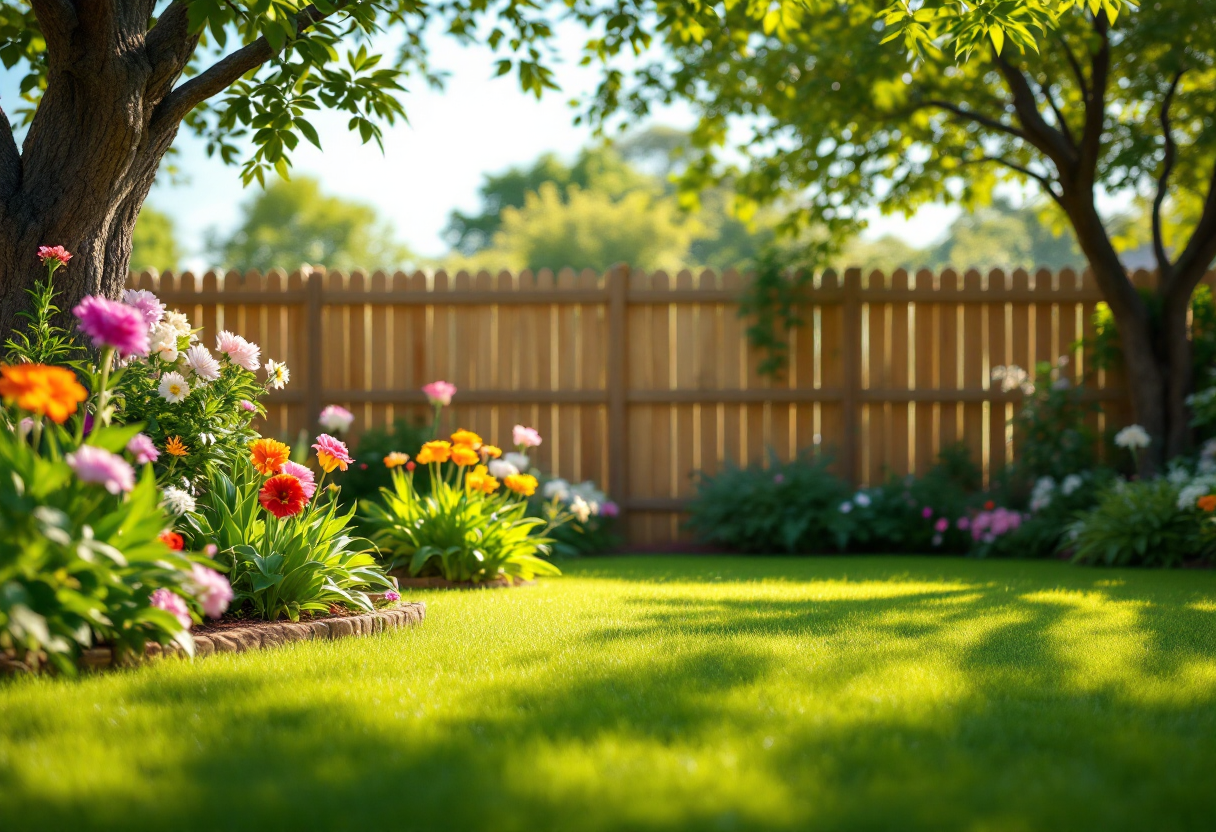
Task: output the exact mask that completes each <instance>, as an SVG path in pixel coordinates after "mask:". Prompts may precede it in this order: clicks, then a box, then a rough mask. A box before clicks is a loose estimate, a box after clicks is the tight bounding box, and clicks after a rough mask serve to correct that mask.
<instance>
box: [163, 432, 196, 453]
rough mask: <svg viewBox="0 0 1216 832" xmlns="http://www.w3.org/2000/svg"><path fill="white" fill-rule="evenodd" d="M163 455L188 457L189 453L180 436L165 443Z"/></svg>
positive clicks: (172, 437)
mask: <svg viewBox="0 0 1216 832" xmlns="http://www.w3.org/2000/svg"><path fill="white" fill-rule="evenodd" d="M165 453H167V454H169V456H188V455H189V454H190V452H189V451H188V450H186V443H185V442H183V441H182V438H181V437H180V436H171V437H169V441H168V442H166V443H165Z"/></svg>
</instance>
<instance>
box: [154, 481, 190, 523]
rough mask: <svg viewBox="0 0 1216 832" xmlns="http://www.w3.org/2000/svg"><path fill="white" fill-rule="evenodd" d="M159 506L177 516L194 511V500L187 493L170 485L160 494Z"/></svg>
mask: <svg viewBox="0 0 1216 832" xmlns="http://www.w3.org/2000/svg"><path fill="white" fill-rule="evenodd" d="M161 505H163V506H164V507H165V508H167V509H168V510H169V511H171V512H172V513H173V514H176V515H178V516H180V515H183V514H188V513H189V512H192V511H194V508H195V505H194V498H193V497H191V496H190V494H189V493H188V492H185V491H182V490H181V489H180V488H174V487H173V486H171V485H167V486H165V490H164V491H162V492H161Z"/></svg>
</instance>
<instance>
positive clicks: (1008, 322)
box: [130, 266, 1212, 547]
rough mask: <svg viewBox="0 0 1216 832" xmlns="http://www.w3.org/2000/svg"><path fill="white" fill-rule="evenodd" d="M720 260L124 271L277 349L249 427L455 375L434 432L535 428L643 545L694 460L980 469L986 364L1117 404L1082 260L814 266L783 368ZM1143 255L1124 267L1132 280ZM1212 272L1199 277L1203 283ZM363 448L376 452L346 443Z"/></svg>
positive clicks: (987, 405) (1118, 421) (1116, 385)
mask: <svg viewBox="0 0 1216 832" xmlns="http://www.w3.org/2000/svg"><path fill="white" fill-rule="evenodd" d="M750 279H751V278H750V277H749V276H747V275H741V274H739V273H738V272H736V271H734V270H728V271H726V272H724V273H722V274H716V273H714V272H712V271H702V272H699V273H694V272H691V271H680V272H678V273H675V274H667V273H664V272H657V273H653V274H650V273H646V272H644V271H641V270H636V269H634V270H631V269H628V268H626V267H623V266H622V267H617V268H615V269H613V270H611V271H610V272H609V273H607V274H599V273H597V272H592V271H583V272H580V273H576V272H574V271H572V270H569V269H564V270H561V271H560V272H558V273H557V274H554V273H553V272H552V271H550V270H547V269H542V270H540V271H539V272H537V273H535V274H533V273H532V272H530V271H524V272H521V273H519V274H511V273H509V272H505V271H503V272H498V273H496V274H490V273H489V272H484V271H483V272H479V273H477V274H469V273H467V272H459V273H457V274H453V275H449V274H447V273H445V272H437V273H435V274H433V275H426V274H424V273H421V272H414V273H411V274H406V273H402V272H397V273H395V274H386V273H383V272H376V273H374V274H371V275H366V274H363V273H359V272H356V273H354V274H352V275H349V276H347V275H344V274H341V273H339V272H330V271H326V270H324V269H320V268H306V269H303V270H301V271H297V272H294V273H292V274H290V275H288V274H285V273H283V272H281V271H277V270H275V271H271V272H270V273H268V274H265V275H263V274H261V273H258V272H250V273H248V274H245V275H240V274H237V273H235V272H230V273H228V274H219V273H216V272H208V273H206V274H204V275H201V276H195V275H192V274H182V275H180V276H177V275H173V274H169V273H166V274H163V275H156V274H149V273H145V274H141V275H132V276H131V279H130V285H131V286H133V287H139V288H144V289H150V290H152V291H155V292H157V293H158V294H159V295H160V296H161V299H162V300H164V301H165V302H166V303H167V304H168V305H169V307H170V308H177V309H180V310H181V311H183V312H185V313H186V314H187V315H188V316H189V317H190V319H191V321H192V322H193V325H194V326H196V327H201V328H202V337H203V339H204V341H205V343H207V344H208V345H210V344H213V343H214V341H215V336H216V333H217V332H219V331H220V330H222V329H228V330H231V331H233V332H237V333H239V334H241V335H244V336H245V337H247V338H249V339H250V340H254V341H257V342H258V343H260V344H261V346H262V350H263V352H262V355H263V361H265V360H266V359H269V358H274V359H275V360H283V361H286V362H287V364H288V366H289V367H290V369H291V385H290V386H289V387H288V389H286V390H283V391H272V392H271V394H270V395H268V396H267V399H266V401H267V416H266V418H265V420H264V421H263V423H262V425H261V428H262V430H263V431H265V432H267V433H269V434H273V435H276V436H280V437H282V438H283V439H286V440H288V441H293V442H294V441H295V440H296V438H297V437H298V435H299V434H300V432H301V431H305V430H307V431H313V430H315V429H316V420H317V416H318V414H319V412H320V409H321V408H322V407H323V406H324V405H326V404H331V403H332V404H342V405H344V406H346V407H348V408H350V409H351V410H352V412H354V413H355V415H356V417H357V421H356V427H355V432H354V435H353V436H352V437H351V439H352V440H355V441H357V439H358V435H359V433H361V432H362V431H364V430H367V429H370V428H382V427H386V426H388V425H391V424H392V423H393V421H394V420H396V419H406V420H408V421H413V422H424V421H425V420H426V419H428V418H429V414H430V412H431V411H430V408H429V407H428V405H427V403H426V400H425V397H424V396H423V394H422V393H421V391H420V388H421V386H422V385H423V384H425V383H427V382H429V381H433V380H436V379H440V378H442V379H445V380H447V381H451V382H453V383H455V384H456V385H457V386H458V387H459V388H460V392H459V393H458V394H457V396H456V399H455V401H454V402H453V406H452V407H451V408H450V409H449V410H448V411H447V412H445V415H444V424H443V425H442V429H443V430H445V431H449V430H454V429H455V428H457V427H467V428H470V429H472V430H475V431H477V432H478V433H481V434H482V435H483V436H485V437H486V438H487V440H488V441H494V442H498V443H499V444H503V445H509V444H510V441H511V439H510V433H511V429H512V427H513V426H514V425H516V424H527V425H533V426H535V427H537V428H538V429H539V430H540V431H541V433H542V434H543V435H544V437H545V442H544V444H543V445H541V447H540V448H537V449H535V450H534V452H533V460H534V462H535V464H537V465H538V467H540V468H542V469H543V470H551V471H553V472H554V473H555V474H556V475H559V476H563V477H566V478H569V479H572V480H582V479H593V480H595V481H596V482H597V483H600V484H601V485H603V486H606V487H607V489H608V491H609V493H610V494H611V496H612V497H613V499H615V500H616V501H617V502H618V503H619V504H620V506H621V508H622V510H623V514H624V520H623V525H622V528H623V529H624V531H625V534H626V536H627V538H628V540H629V542H630V543H631V544H632V545H633V546H636V547H647V546H664V545H668V544H673V543H675V542H676V541H679V540H681V539H684V538H687V537H689V535H688V532H687V531H686V530H685V529H684V528H683V524H682V517H681V509H682V508H683V506H684V505H685V503H686V500H687V499H688V497H689V496H690V495H691V494H693V493H694V489H695V480H694V472H698V471H700V472H703V473H704V474H706V475H711V476H712V475H714V474H715V473H718V472H719V471H721V470H722V468H723V466H724V465H727V464H739V465H747V464H753V463H758V462H764V461H765V460H766V459H767V456H768V454H770V453H771V454H773V455H774V456H776V457H777V458H778V459H782V460H788V459H791V458H794V457H796V456H798V455H807V456H821V455H822V456H825V458H827V459H828V460H830V464H831V465H832V467H833V470H835V471H836V472H837V473H839V474H841V475H842V476H845V477H847V478H849V479H850V480H852V481H853V482H855V483H856V484H857V485H866V484H872V483H876V482H878V481H880V480H882V479H884V478H885V477H887V476H891V475H894V476H902V475H905V474H909V473H923V472H924V471H926V470H927V469H928V468H929V467H930V466H931V465H932V464H933V462H934V460H935V459H936V458H937V456H938V454H939V453H940V452H941V451H942V450H943V449H944V448H946V447H947V446H950V445H952V444H953V443H956V442H962V443H964V444H965V445H966V447H967V448H968V449H969V451H970V452H971V455H972V458H973V459H974V460H975V461H976V462H977V463H978V464H980V465H981V467H982V469H983V472H984V476H985V478H986V479H987V478H991V477H994V476H996V475H997V474H999V472H1000V471H1001V469H1002V468H1003V467H1004V466H1005V465H1007V464H1008V462H1009V461H1010V460H1011V459H1013V457H1014V456H1015V454H1016V448H1015V447H1014V446H1013V444H1012V436H1013V434H1012V431H1011V430H1010V429H1009V427H1008V425H1009V420H1010V419H1011V418H1012V416H1013V414H1014V412H1015V409H1016V405H1017V402H1018V401H1019V400H1020V394H1019V393H1017V392H1016V391H1013V392H1010V391H1004V390H1002V389H1000V385H999V384H993V383H992V382H990V381H989V379H990V374H991V371H992V368H993V367H996V366H998V365H1009V364H1017V365H1020V366H1022V367H1024V368H1026V369H1027V370H1032V368H1033V366H1034V363H1035V362H1036V361H1049V362H1053V363H1054V362H1057V361H1058V360H1059V359H1060V357H1061V356H1064V357H1065V358H1067V364H1066V365H1065V366H1064V367H1063V368H1062V369H1061V375H1063V376H1064V377H1067V378H1069V379H1070V380H1072V381H1073V382H1077V381H1080V380H1082V379H1085V380H1086V381H1087V389H1086V394H1085V396H1086V399H1087V400H1090V401H1095V402H1101V403H1102V410H1101V412H1098V413H1095V414H1094V415H1093V416H1092V421H1091V423H1092V427H1094V428H1095V429H1098V430H1107V429H1110V428H1114V427H1118V426H1120V425H1123V424H1125V423H1126V421H1127V419H1128V413H1129V408H1128V406H1127V397H1126V383H1125V381H1124V379H1123V378H1122V377H1121V375H1120V374H1119V373H1118V372H1116V371H1114V370H1111V369H1103V370H1101V371H1100V372H1094V371H1093V370H1094V368H1093V359H1092V356H1089V355H1085V354H1084V353H1083V352H1082V351H1081V350H1080V349H1079V348H1078V347H1077V346H1076V345H1077V343H1078V341H1079V339H1080V338H1082V337H1085V336H1092V334H1093V320H1092V319H1093V316H1094V312H1095V309H1096V306H1097V304H1098V303H1099V302H1100V301H1101V295H1100V293H1099V292H1098V289H1097V286H1096V284H1095V282H1094V280H1093V278H1092V276H1091V275H1089V274H1088V273H1086V274H1076V273H1074V272H1072V271H1069V270H1064V271H1061V272H1060V273H1059V274H1052V273H1050V272H1044V271H1039V272H1036V273H1035V274H1033V275H1031V274H1029V273H1027V272H1025V271H1022V270H1017V271H1014V272H1012V273H1009V274H1006V273H1004V272H1001V271H993V272H991V273H989V274H980V273H978V272H975V271H968V272H966V273H961V274H960V273H957V272H954V271H952V270H946V271H943V272H942V273H941V274H934V273H932V272H928V271H924V270H922V271H919V272H917V273H916V274H915V275H909V274H908V273H906V272H904V271H902V270H900V271H896V272H894V273H892V274H891V275H889V276H888V275H885V274H883V273H882V272H874V273H871V274H862V273H861V272H859V271H858V270H854V269H850V270H848V271H846V272H844V273H842V274H839V275H838V274H836V273H835V272H831V271H828V272H824V273H823V274H822V275H818V276H817V277H816V278H815V280H814V282H813V286H812V288H810V289H808V291H807V295H806V305H805V307H804V308H802V309H800V310H799V314H800V316H801V318H802V320H803V321H804V326H802V327H800V328H797V329H795V330H794V331H792V332H791V333H790V334H789V355H788V367H787V369H786V371H785V373H784V374H783V375H782V376H780V377H778V378H771V377H768V376H765V375H762V374H760V372H759V365H760V362H761V361H762V359H763V356H762V355H761V354H759V353H758V352H757V351H756V350H754V349H752V348H751V347H750V346H749V345H748V343H747V335H746V329H747V321H744V320H741V319H740V318H739V315H738V308H739V307H738V301H739V298H740V296H741V294H742V292H743V291H744V289H745V288H746V286H747V285H748V282H749V281H750ZM1152 279H1153V278H1152V276H1151V275H1147V274H1140V273H1138V274H1137V275H1135V280H1136V281H1137V284H1138V285H1149V284H1151V281H1152ZM1206 282H1207V283H1209V284H1211V282H1212V280H1211V278H1209V279H1208V281H1206ZM361 462H366V463H368V464H377V463H378V460H361Z"/></svg>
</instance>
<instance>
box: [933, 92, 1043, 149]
mask: <svg viewBox="0 0 1216 832" xmlns="http://www.w3.org/2000/svg"><path fill="white" fill-rule="evenodd" d="M924 107H937V108H939V109H942V110H948V111H949V112H951V113H954V114H955V115H956V116H958V117H959V118H963V119H966V120H968V121H974V122H975V123H976V124H982V125H983V126H985V127H987V128H989V129H990V130H997V131H999V132H1001V133H1006V134H1008V135H1010V136H1014V137H1015V138H1019V139H1021V140H1022V141H1030V137H1029V136H1027V135H1026V134H1025V133H1024V132H1022V131H1021V130H1019V129H1017V128H1016V127H1010V126H1009V125H1008V124H1002V123H1001V122H999V121H997V120H996V119H994V118H989V117H988V116H986V115H984V114H983V113H977V112H975V111H974V110H968V109H966V108H964V107H959V106H958V105H956V104H951V103H950V102H949V101H940V100H937V99H931V100H929V101H926V102H924V104H922V105H921V106H920V107H918V108H917V109H922V108H924Z"/></svg>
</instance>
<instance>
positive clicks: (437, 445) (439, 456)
mask: <svg viewBox="0 0 1216 832" xmlns="http://www.w3.org/2000/svg"><path fill="white" fill-rule="evenodd" d="M451 456H452V443H451V442H445V441H443V440H442V439H440V440H437V441H435V442H427V443H426V444H425V445H423V446H422V450H421V451H419V452H418V456H417V457H415V460H416V461H417V462H418V464H419V465H428V464H430V463H432V462H447V461H448V459H449V457H451Z"/></svg>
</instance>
